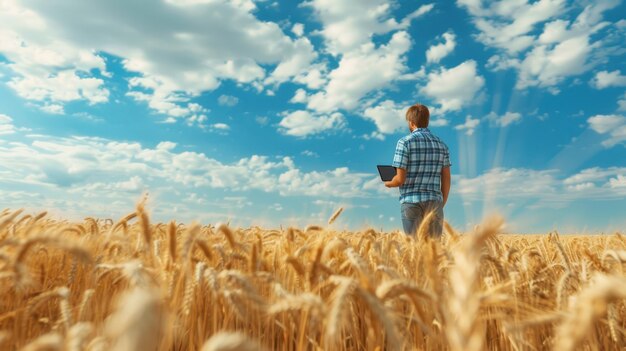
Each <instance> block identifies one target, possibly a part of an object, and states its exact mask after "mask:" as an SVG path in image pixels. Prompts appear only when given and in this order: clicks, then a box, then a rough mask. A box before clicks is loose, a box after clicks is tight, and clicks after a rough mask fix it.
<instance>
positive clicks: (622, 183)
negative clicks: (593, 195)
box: [609, 174, 626, 188]
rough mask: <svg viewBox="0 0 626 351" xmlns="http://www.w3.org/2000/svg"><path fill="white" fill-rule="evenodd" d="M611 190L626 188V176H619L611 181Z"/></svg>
mask: <svg viewBox="0 0 626 351" xmlns="http://www.w3.org/2000/svg"><path fill="white" fill-rule="evenodd" d="M609 186H610V187H611V188H626V175H624V174H618V175H617V176H616V177H615V178H611V179H609Z"/></svg>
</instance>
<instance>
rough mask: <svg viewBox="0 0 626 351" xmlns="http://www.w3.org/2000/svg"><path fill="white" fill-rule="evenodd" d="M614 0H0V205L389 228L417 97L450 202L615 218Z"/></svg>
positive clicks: (624, 92)
mask: <svg viewBox="0 0 626 351" xmlns="http://www.w3.org/2000/svg"><path fill="white" fill-rule="evenodd" d="M625 15H626V5H625V4H624V3H623V2H622V1H617V0H595V1H591V0H589V1H587V0H575V1H565V0H539V1H529V0H504V1H498V2H487V1H481V0H457V1H451V0H450V1H437V2H425V1H394V0H309V1H302V2H300V1H285V0H284V1H272V0H266V1H261V0H254V1H253V0H230V1H227V0H153V1H147V0H146V1H139V0H137V1H121V0H109V1H70V0H57V1H48V0H22V1H17V0H0V198H2V205H0V206H2V207H3V208H4V207H8V208H13V209H17V208H25V209H27V210H28V211H31V212H37V211H43V210H47V211H49V213H50V214H51V215H52V216H57V217H59V218H71V219H80V218H83V217H87V216H97V217H100V218H114V219H117V218H119V217H121V216H123V215H125V214H126V213H129V212H131V211H133V209H134V206H135V204H136V203H137V202H138V201H139V200H140V199H141V198H142V196H143V194H146V193H147V194H148V207H149V209H150V211H151V214H152V218H153V220H158V221H167V220H170V219H176V220H178V221H187V222H188V221H193V220H197V221H200V222H202V223H217V222H230V223H231V224H233V225H239V226H250V225H259V226H263V227H271V228H276V227H279V226H289V225H297V226H304V225H307V224H324V223H325V222H326V221H327V219H328V218H329V216H330V215H331V214H332V213H333V212H334V211H335V210H336V209H337V208H339V207H343V208H344V212H343V213H342V215H341V216H340V217H339V219H338V220H337V221H336V222H335V223H334V224H333V225H332V227H333V228H335V229H338V230H343V229H346V230H361V229H364V228H367V227H374V228H382V229H384V230H395V229H399V228H401V222H400V213H399V209H400V206H399V203H398V189H397V188H396V189H387V188H385V187H384V185H383V184H382V182H381V181H380V178H379V177H378V174H377V171H376V165H377V164H390V163H391V161H392V158H393V152H394V149H395V146H396V143H397V141H398V139H399V138H401V137H403V136H404V135H406V134H407V133H408V127H407V124H406V121H405V117H404V116H405V111H406V109H407V108H408V107H409V106H411V105H412V104H414V103H418V102H419V103H422V104H425V105H427V106H428V107H429V108H430V111H431V120H430V129H431V131H432V132H433V133H434V134H436V135H438V136H439V137H440V138H441V139H442V140H443V141H444V142H445V143H446V144H447V145H448V147H449V150H450V157H451V162H452V168H451V172H452V188H451V193H450V198H449V201H448V204H447V205H446V208H445V216H446V220H447V221H449V222H450V224H452V225H453V226H455V227H457V228H459V229H461V230H467V229H471V228H472V227H473V226H474V225H476V224H478V223H480V222H481V220H482V219H483V218H484V217H485V216H487V215H489V214H492V213H500V214H501V215H503V216H504V217H505V218H506V220H507V223H508V227H507V230H508V231H510V232H518V233H533V232H534V233H545V232H548V231H551V230H558V231H559V232H563V233H612V232H613V231H622V232H624V231H625V230H626V215H625V213H626V59H625V58H626V47H625V46H624V44H623V43H624V42H625V40H626V19H625V17H626V16H625Z"/></svg>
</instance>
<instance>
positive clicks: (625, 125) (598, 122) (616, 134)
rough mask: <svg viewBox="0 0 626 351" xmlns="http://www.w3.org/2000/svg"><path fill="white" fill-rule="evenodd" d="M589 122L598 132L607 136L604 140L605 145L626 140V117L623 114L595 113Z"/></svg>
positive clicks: (610, 145)
mask: <svg viewBox="0 0 626 351" xmlns="http://www.w3.org/2000/svg"><path fill="white" fill-rule="evenodd" d="M587 123H589V128H591V129H592V130H593V131H595V132H596V133H598V134H602V135H606V136H607V139H605V140H604V141H603V142H602V145H604V146H605V147H612V146H615V145H617V144H620V143H624V142H626V117H624V116H622V115H595V116H592V117H589V119H587Z"/></svg>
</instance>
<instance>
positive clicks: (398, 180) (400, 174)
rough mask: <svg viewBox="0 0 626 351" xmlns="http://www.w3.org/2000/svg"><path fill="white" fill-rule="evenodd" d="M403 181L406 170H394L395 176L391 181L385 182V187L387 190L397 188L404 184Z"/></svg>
mask: <svg viewBox="0 0 626 351" xmlns="http://www.w3.org/2000/svg"><path fill="white" fill-rule="evenodd" d="M405 180H406V169H403V168H396V175H395V176H394V177H393V179H391V180H389V181H386V182H385V186H386V187H387V188H395V187H399V186H400V185H402V184H404V181H405Z"/></svg>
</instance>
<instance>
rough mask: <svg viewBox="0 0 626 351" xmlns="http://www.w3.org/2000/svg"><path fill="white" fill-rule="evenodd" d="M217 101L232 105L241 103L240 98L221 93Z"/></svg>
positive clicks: (223, 104) (224, 104)
mask: <svg viewBox="0 0 626 351" xmlns="http://www.w3.org/2000/svg"><path fill="white" fill-rule="evenodd" d="M217 103H218V104H220V105H222V106H229V107H232V106H235V105H237V104H238V103H239V98H238V97H236V96H232V95H220V97H219V98H218V99H217Z"/></svg>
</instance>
